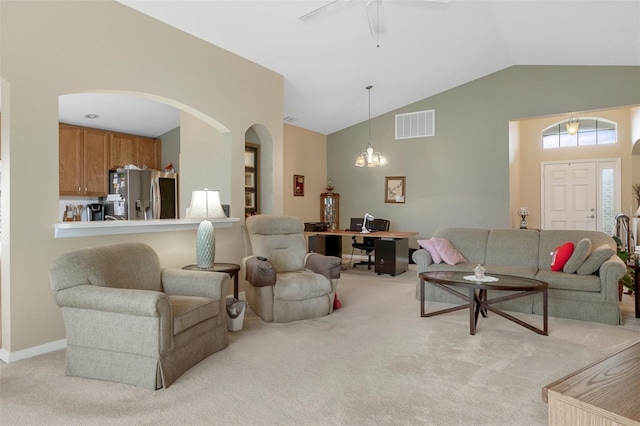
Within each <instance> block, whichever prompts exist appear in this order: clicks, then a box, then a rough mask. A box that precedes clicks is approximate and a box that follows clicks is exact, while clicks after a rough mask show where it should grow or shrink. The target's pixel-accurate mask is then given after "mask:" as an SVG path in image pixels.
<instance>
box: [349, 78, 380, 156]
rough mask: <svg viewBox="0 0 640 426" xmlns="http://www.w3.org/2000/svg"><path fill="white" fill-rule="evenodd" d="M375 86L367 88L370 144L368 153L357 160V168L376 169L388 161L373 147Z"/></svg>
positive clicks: (365, 152)
mask: <svg viewBox="0 0 640 426" xmlns="http://www.w3.org/2000/svg"><path fill="white" fill-rule="evenodd" d="M372 88H373V86H367V87H365V89H367V91H368V92H369V144H368V145H367V149H366V151H364V152H363V153H362V154H360V155H358V157H357V158H356V162H355V164H354V165H355V166H356V167H365V166H366V167H376V166H384V165H385V164H387V159H386V158H384V156H383V155H382V154H380V153H379V152H373V147H372V146H371V89H372Z"/></svg>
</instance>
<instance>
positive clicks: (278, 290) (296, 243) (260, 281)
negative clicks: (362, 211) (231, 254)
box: [241, 215, 342, 322]
mask: <svg viewBox="0 0 640 426" xmlns="http://www.w3.org/2000/svg"><path fill="white" fill-rule="evenodd" d="M245 232H246V237H247V238H245V245H246V248H247V253H248V254H250V256H248V257H245V258H244V259H243V260H242V268H243V272H242V275H241V276H243V277H245V279H246V282H245V294H246V298H247V302H249V306H251V309H252V310H253V311H254V312H255V313H256V314H258V315H259V316H260V317H261V318H262V319H263V320H264V321H274V322H290V321H297V320H301V319H308V318H318V317H322V316H325V315H328V314H330V313H331V312H333V303H334V298H335V294H336V286H337V284H338V279H339V278H340V265H341V263H342V259H340V258H339V257H334V256H324V255H322V254H318V253H307V248H306V243H305V238H304V223H302V222H301V221H300V220H299V219H297V218H295V217H290V216H276V215H257V216H251V217H248V218H247V220H246V226H245Z"/></svg>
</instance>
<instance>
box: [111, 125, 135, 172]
mask: <svg viewBox="0 0 640 426" xmlns="http://www.w3.org/2000/svg"><path fill="white" fill-rule="evenodd" d="M134 139H135V137H134V136H133V135H125V134H122V133H111V132H109V161H108V168H109V169H117V168H118V167H123V166H125V165H126V164H135V161H134V160H135V157H136V148H135V140H134Z"/></svg>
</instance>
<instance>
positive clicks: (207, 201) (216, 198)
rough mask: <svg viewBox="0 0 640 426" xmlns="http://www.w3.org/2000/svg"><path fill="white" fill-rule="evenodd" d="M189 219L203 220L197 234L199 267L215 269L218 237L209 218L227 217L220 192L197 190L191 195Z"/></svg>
mask: <svg viewBox="0 0 640 426" xmlns="http://www.w3.org/2000/svg"><path fill="white" fill-rule="evenodd" d="M187 217H188V218H190V219H203V220H202V222H201V223H200V226H198V232H197V234H196V258H197V262H196V263H197V265H198V267H199V268H202V269H209V268H213V264H214V259H215V254H216V239H215V238H216V237H215V232H214V229H213V224H212V223H211V222H209V220H208V219H209V218H214V219H215V218H223V217H226V216H225V214H224V210H222V206H221V205H220V191H209V190H208V189H206V188H205V189H204V190H196V191H193V192H192V193H191V206H190V207H189V213H188V214H187Z"/></svg>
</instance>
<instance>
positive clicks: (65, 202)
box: [58, 197, 100, 222]
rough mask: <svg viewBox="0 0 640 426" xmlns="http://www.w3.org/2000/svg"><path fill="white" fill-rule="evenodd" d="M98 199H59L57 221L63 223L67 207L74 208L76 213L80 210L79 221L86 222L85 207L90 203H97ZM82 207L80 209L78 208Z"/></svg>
mask: <svg viewBox="0 0 640 426" xmlns="http://www.w3.org/2000/svg"><path fill="white" fill-rule="evenodd" d="M99 202H100V198H98V197H69V198H62V197H61V198H60V205H59V214H58V221H59V222H64V215H65V212H66V211H67V206H71V207H75V208H76V211H78V210H80V220H81V221H82V222H85V221H87V209H86V206H87V205H88V204H91V203H99ZM80 206H82V208H81V209H79V207H80Z"/></svg>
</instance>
